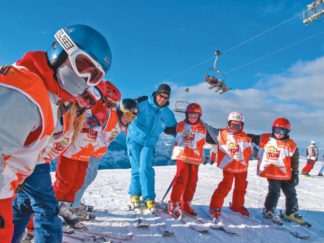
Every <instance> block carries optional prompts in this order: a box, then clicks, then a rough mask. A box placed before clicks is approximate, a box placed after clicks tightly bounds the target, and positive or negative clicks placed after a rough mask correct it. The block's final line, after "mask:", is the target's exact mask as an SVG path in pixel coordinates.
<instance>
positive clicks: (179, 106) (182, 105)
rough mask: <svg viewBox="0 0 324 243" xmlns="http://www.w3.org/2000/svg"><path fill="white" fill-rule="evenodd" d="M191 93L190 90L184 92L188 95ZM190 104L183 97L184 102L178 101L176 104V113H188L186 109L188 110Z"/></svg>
mask: <svg viewBox="0 0 324 243" xmlns="http://www.w3.org/2000/svg"><path fill="white" fill-rule="evenodd" d="M189 91H190V89H189V88H186V89H185V90H184V92H185V93H186V94H188V93H189ZM189 104H190V103H189V102H188V101H186V100H185V98H184V97H183V99H182V100H177V101H176V103H175V107H174V111H175V112H179V113H185V112H186V109H187V106H188V105H189Z"/></svg>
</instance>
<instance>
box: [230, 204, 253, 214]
mask: <svg viewBox="0 0 324 243" xmlns="http://www.w3.org/2000/svg"><path fill="white" fill-rule="evenodd" d="M230 209H231V210H232V211H233V212H237V213H240V214H242V215H244V216H250V212H249V210H247V208H246V207H244V206H241V207H236V206H233V204H231V203H230Z"/></svg>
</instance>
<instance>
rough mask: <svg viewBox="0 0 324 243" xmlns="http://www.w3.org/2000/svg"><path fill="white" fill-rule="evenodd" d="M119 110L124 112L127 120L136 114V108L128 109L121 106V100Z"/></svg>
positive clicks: (130, 119)
mask: <svg viewBox="0 0 324 243" xmlns="http://www.w3.org/2000/svg"><path fill="white" fill-rule="evenodd" d="M119 106H120V110H121V111H122V112H123V113H124V114H125V116H126V118H127V119H128V120H129V121H132V120H133V119H134V118H135V117H136V116H137V114H138V110H137V109H136V110H129V109H125V107H124V106H123V102H120V105H119Z"/></svg>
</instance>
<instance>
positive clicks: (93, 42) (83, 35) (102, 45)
mask: <svg viewBox="0 0 324 243" xmlns="http://www.w3.org/2000/svg"><path fill="white" fill-rule="evenodd" d="M63 29H64V30H65V32H66V33H67V34H68V35H69V37H70V38H71V40H72V41H73V42H74V43H75V44H77V46H78V47H79V48H80V49H81V50H83V51H85V52H86V53H87V54H89V55H90V56H91V57H92V58H93V59H94V60H96V61H97V62H98V63H99V64H100V65H101V67H102V69H103V70H104V71H105V73H107V71H108V70H109V68H110V65H111V59H112V57H111V50H110V47H109V44H108V42H107V40H106V38H105V37H104V36H103V35H102V34H100V33H99V32H98V31H96V30H95V29H93V28H91V27H89V26H87V25H82V24H77V25H71V26H68V27H66V28H63ZM66 57H67V54H66V53H65V51H64V50H63V48H62V46H61V45H60V44H59V43H58V42H57V41H56V40H55V41H54V42H53V44H52V46H51V48H50V49H49V50H48V51H47V58H48V60H49V62H50V64H51V65H52V66H54V67H58V66H59V65H61V64H62V63H63V62H64V61H65V59H66Z"/></svg>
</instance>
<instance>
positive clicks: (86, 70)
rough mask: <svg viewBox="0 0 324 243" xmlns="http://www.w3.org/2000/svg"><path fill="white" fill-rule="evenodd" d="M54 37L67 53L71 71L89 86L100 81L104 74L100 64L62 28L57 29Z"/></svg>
mask: <svg viewBox="0 0 324 243" xmlns="http://www.w3.org/2000/svg"><path fill="white" fill-rule="evenodd" d="M54 37H55V39H56V40H57V41H58V42H59V44H60V45H61V46H62V48H63V49H64V51H65V52H66V53H67V54H68V57H69V61H70V63H71V66H72V68H73V71H74V72H75V73H76V74H77V75H78V76H79V77H81V78H83V79H84V80H85V81H86V82H87V84H88V85H89V86H96V85H97V84H98V83H100V82H101V81H102V79H103V77H104V76H105V71H104V70H103V68H102V66H101V65H100V64H99V63H98V62H97V61H96V60H94V59H93V58H92V57H91V56H90V55H89V54H88V53H86V52H85V51H83V50H81V49H80V48H79V47H78V46H77V45H76V44H75V43H74V42H73V40H72V39H71V38H70V36H69V35H68V34H67V33H66V31H65V30H64V29H60V30H59V31H57V32H56V33H55V35H54Z"/></svg>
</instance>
